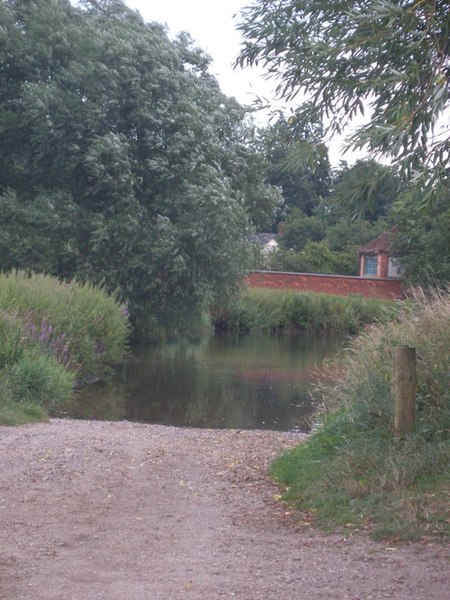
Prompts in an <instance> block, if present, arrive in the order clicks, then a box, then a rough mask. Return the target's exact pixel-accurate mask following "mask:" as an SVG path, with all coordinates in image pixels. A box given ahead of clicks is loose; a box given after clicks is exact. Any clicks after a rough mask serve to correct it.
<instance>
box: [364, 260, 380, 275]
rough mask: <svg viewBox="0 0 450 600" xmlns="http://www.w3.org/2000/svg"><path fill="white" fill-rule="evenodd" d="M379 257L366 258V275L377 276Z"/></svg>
mask: <svg viewBox="0 0 450 600" xmlns="http://www.w3.org/2000/svg"><path fill="white" fill-rule="evenodd" d="M377 263H378V260H377V257H376V256H366V258H365V261H364V275H369V276H370V275H375V276H376V274H377Z"/></svg>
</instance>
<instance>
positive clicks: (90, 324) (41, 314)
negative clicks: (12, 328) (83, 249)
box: [0, 271, 128, 382]
mask: <svg viewBox="0 0 450 600" xmlns="http://www.w3.org/2000/svg"><path fill="white" fill-rule="evenodd" d="M0 310H2V311H3V312H6V313H8V314H9V315H14V317H16V318H18V319H19V320H20V321H21V323H22V325H23V327H24V335H25V336H26V337H27V338H28V339H30V340H31V341H34V342H35V343H36V344H38V345H39V346H40V347H41V349H42V351H43V352H45V353H48V354H50V355H52V356H54V357H55V358H56V359H57V360H58V362H61V363H62V364H64V365H66V366H67V367H68V368H69V369H70V370H71V371H74V372H75V373H76V374H77V378H78V380H79V381H81V382H83V381H87V380H90V379H103V378H105V377H107V376H108V375H109V374H110V372H111V366H112V365H114V364H115V363H118V362H120V361H121V360H122V359H123V357H124V355H125V352H126V339H127V336H128V319H127V312H126V307H124V306H121V305H120V304H119V303H118V302H117V301H116V300H115V299H114V298H113V297H111V296H109V295H108V294H106V292H104V291H103V290H102V289H99V288H96V287H94V286H93V285H91V284H89V283H84V284H80V283H77V282H71V283H63V282H60V281H59V280H57V279H56V278H54V277H50V276H48V275H31V276H27V275H26V274H25V273H23V272H20V271H19V272H14V273H9V274H1V275H0Z"/></svg>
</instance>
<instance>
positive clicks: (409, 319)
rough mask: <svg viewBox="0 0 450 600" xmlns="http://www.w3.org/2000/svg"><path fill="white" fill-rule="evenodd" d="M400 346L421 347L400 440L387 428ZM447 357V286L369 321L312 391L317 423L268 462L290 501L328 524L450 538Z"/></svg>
mask: <svg viewBox="0 0 450 600" xmlns="http://www.w3.org/2000/svg"><path fill="white" fill-rule="evenodd" d="M396 345H409V346H414V347H415V348H416V349H417V398H416V400H417V427H416V429H417V430H416V432H415V433H414V434H411V435H409V436H408V437H407V438H406V439H405V440H399V439H398V438H397V437H396V436H395V435H394V431H393V420H394V413H393V401H392V398H391V389H390V388H391V381H392V377H393V360H392V353H393V347H394V346H396ZM449 353H450V294H449V293H448V292H439V291H436V292H434V293H433V294H432V295H431V296H429V297H426V296H425V295H424V294H423V293H422V292H418V293H417V294H416V296H415V298H414V300H413V301H412V302H410V303H406V304H404V305H403V308H402V310H401V311H400V313H399V315H398V317H397V318H396V319H395V320H394V321H391V322H389V323H378V324H376V325H371V326H370V327H368V328H367V329H366V330H365V331H364V332H363V333H362V334H361V335H360V336H359V337H358V338H356V339H355V340H354V341H353V342H352V343H351V346H350V349H349V351H348V352H347V353H346V355H345V359H344V364H343V365H336V366H335V378H334V381H332V383H327V384H323V385H321V386H318V388H317V390H316V399H317V401H318V402H322V405H323V406H324V407H325V408H324V409H323V415H325V416H323V415H322V425H321V426H320V427H319V428H318V430H317V431H316V432H315V433H314V434H313V435H312V437H311V438H310V440H309V441H308V442H307V444H305V445H304V446H301V447H298V448H296V449H295V450H294V451H292V452H290V453H288V454H287V455H285V456H284V457H282V458H281V459H280V460H279V461H277V463H276V464H275V465H274V466H273V473H274V477H275V478H276V479H277V480H278V481H279V482H280V483H281V484H283V485H284V486H287V487H288V488H289V491H288V492H287V494H286V498H287V499H289V500H290V501H292V502H294V503H295V504H296V505H297V506H299V507H301V508H302V509H307V510H312V511H314V514H315V515H316V518H317V520H318V522H320V523H322V524H324V525H330V524H333V525H336V524H338V525H346V524H347V525H348V524H351V525H353V526H359V527H360V526H361V525H365V526H368V527H369V528H370V529H372V530H373V533H374V535H376V536H386V535H391V536H397V537H401V538H407V537H418V536H420V535H422V534H424V533H426V534H430V533H431V534H442V535H444V534H448V533H449V529H448V521H447V520H446V516H445V510H446V508H445V507H446V502H447V498H446V492H447V490H448V485H449V481H448V479H449V475H448V464H449V459H450V450H449V433H450V373H449V371H448V364H449V362H450V355H449ZM336 407H337V408H336Z"/></svg>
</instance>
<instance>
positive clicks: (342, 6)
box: [238, 0, 450, 189]
mask: <svg viewBox="0 0 450 600" xmlns="http://www.w3.org/2000/svg"><path fill="white" fill-rule="evenodd" d="M239 29H240V30H241V32H242V33H243V35H244V38H245V42H244V46H243V49H242V52H241V55H240V58H239V61H238V62H239V63H240V64H241V65H246V64H249V65H253V64H256V63H258V62H259V63H262V64H264V65H265V67H266V68H267V69H268V72H269V74H271V75H273V76H274V77H277V78H278V81H279V85H278V92H279V94H280V96H281V97H282V98H286V99H293V98H295V97H296V96H297V95H298V94H299V93H306V95H307V97H308V98H309V100H310V102H309V103H308V104H307V105H305V106H304V108H303V109H302V112H303V118H305V119H307V118H308V116H313V117H315V118H317V116H318V117H319V118H320V119H321V120H322V121H323V122H328V126H327V127H328V132H330V133H341V132H342V131H343V130H344V129H345V127H346V126H347V125H348V124H349V123H350V122H351V121H352V120H353V119H354V117H355V116H356V115H358V114H359V113H361V114H364V112H365V111H367V112H368V122H367V123H366V124H364V125H362V126H360V127H359V128H358V129H357V131H356V133H355V134H354V135H353V136H352V138H351V140H350V143H351V145H353V146H354V147H356V148H360V147H366V148H368V149H369V151H370V152H371V153H372V155H374V156H377V155H378V156H384V157H388V158H390V159H391V160H393V161H396V162H397V163H398V164H399V165H400V167H401V168H402V171H403V173H404V174H405V175H406V176H407V177H409V178H411V177H413V176H414V177H417V176H420V178H421V184H422V185H421V188H420V189H422V188H423V186H424V185H427V186H428V189H436V185H435V184H442V183H443V182H444V183H445V182H446V181H447V180H448V179H449V176H450V153H449V151H450V142H449V140H448V131H447V132H446V133H445V134H444V135H443V136H441V137H435V136H434V135H433V134H434V132H435V127H436V124H437V121H438V119H439V117H442V116H443V115H445V114H447V115H448V108H449V104H450V99H449V83H450V10H449V4H448V0H397V1H396V2H393V1H391V0H376V1H375V0H374V1H368V0H335V1H333V2H330V1H329V0H286V1H284V2H280V1H279V0H260V1H258V2H254V3H253V4H252V5H251V6H250V7H248V8H247V9H245V10H244V12H243V15H242V22H241V24H240V25H239Z"/></svg>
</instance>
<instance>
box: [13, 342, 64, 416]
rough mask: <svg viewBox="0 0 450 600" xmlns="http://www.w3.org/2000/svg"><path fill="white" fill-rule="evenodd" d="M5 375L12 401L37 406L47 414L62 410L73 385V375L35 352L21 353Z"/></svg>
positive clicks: (49, 357)
mask: <svg viewBox="0 0 450 600" xmlns="http://www.w3.org/2000/svg"><path fill="white" fill-rule="evenodd" d="M6 375H7V378H8V380H9V386H10V390H11V393H12V399H13V400H15V401H16V402H27V403H31V402H32V403H35V404H38V405H39V406H41V407H42V408H43V409H44V410H46V411H48V412H50V413H54V412H55V411H56V410H61V409H62V408H64V406H65V405H66V404H67V403H68V401H69V400H70V399H71V397H72V394H73V389H74V385H75V374H74V373H72V372H70V371H68V370H67V369H66V368H65V367H64V366H63V365H61V364H60V363H58V362H57V361H56V360H55V359H54V358H53V357H51V356H46V355H45V354H42V353H41V352H39V350H38V349H35V350H32V351H30V352H26V353H24V355H23V356H22V358H20V360H18V361H17V362H16V363H15V364H14V365H12V366H11V367H10V368H9V369H8V370H7V371H6Z"/></svg>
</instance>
